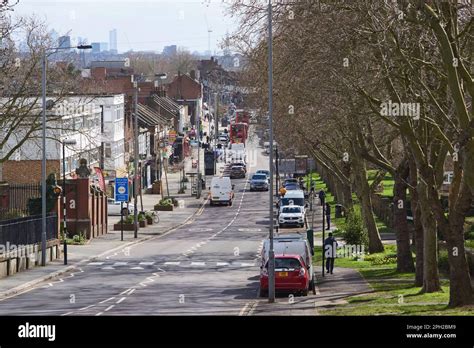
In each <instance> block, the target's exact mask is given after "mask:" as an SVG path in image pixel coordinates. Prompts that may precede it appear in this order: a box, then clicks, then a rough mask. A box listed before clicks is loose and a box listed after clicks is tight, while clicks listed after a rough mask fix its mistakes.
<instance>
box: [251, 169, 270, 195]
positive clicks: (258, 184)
mask: <svg viewBox="0 0 474 348" xmlns="http://www.w3.org/2000/svg"><path fill="white" fill-rule="evenodd" d="M268 185H269V183H268V177H267V176H266V175H265V174H264V173H261V174H254V175H252V179H250V191H254V190H264V191H268Z"/></svg>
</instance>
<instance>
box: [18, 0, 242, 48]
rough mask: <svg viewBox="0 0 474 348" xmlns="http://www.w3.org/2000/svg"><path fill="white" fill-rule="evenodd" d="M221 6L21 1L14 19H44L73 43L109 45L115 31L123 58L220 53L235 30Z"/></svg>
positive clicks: (215, 1) (218, 2)
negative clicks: (129, 54) (167, 50)
mask: <svg viewBox="0 0 474 348" xmlns="http://www.w3.org/2000/svg"><path fill="white" fill-rule="evenodd" d="M224 10H225V6H224V5H223V4H222V0H187V1H186V0H184V1H183V0H180V1H170V0H146V1H144V0H141V1H134V0H60V1H38V0H20V2H19V3H18V5H16V6H15V12H14V13H15V14H17V15H20V16H32V15H35V16H37V17H39V18H41V19H44V20H45V22H46V23H47V25H48V27H49V29H50V30H52V29H54V30H55V31H56V32H57V33H58V34H59V35H60V36H62V35H66V34H68V32H70V33H69V35H70V36H71V38H72V39H73V40H72V42H73V43H74V44H77V38H83V39H84V38H87V40H88V42H89V43H91V42H109V33H110V31H111V30H112V29H116V30H117V49H118V51H119V52H125V51H129V50H131V49H133V50H134V51H145V50H146V51H157V52H161V51H162V50H163V47H164V46H169V45H177V46H178V47H184V48H187V49H188V50H189V51H191V52H193V51H199V52H205V51H207V50H208V30H209V29H210V30H212V33H211V51H212V52H214V51H222V50H221V49H220V48H219V47H218V44H219V42H220V41H221V40H222V39H223V38H224V37H225V35H226V33H227V32H229V33H232V31H233V30H234V29H235V28H236V24H235V21H234V19H233V18H230V16H228V15H225V11H224Z"/></svg>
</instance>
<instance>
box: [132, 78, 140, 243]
mask: <svg viewBox="0 0 474 348" xmlns="http://www.w3.org/2000/svg"><path fill="white" fill-rule="evenodd" d="M133 87H134V88H135V94H134V98H133V115H134V128H135V129H134V134H135V135H134V138H135V139H134V140H135V144H134V145H133V153H134V154H133V166H134V167H135V170H134V172H133V198H134V202H135V203H134V204H135V209H134V210H133V223H134V238H138V195H137V193H138V192H137V191H138V180H139V174H138V153H139V151H138V83H137V82H136V81H134V82H133Z"/></svg>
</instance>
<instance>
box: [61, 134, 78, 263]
mask: <svg viewBox="0 0 474 348" xmlns="http://www.w3.org/2000/svg"><path fill="white" fill-rule="evenodd" d="M76 144H77V141H76V140H74V139H64V140H63V237H64V264H65V265H67V242H66V239H67V219H66V145H70V146H74V145H76Z"/></svg>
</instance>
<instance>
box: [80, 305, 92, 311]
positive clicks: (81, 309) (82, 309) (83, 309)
mask: <svg viewBox="0 0 474 348" xmlns="http://www.w3.org/2000/svg"><path fill="white" fill-rule="evenodd" d="M92 307H95V305H90V306H87V307H83V308H80V309H79V310H80V311H85V310H86V309H89V308H92Z"/></svg>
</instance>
